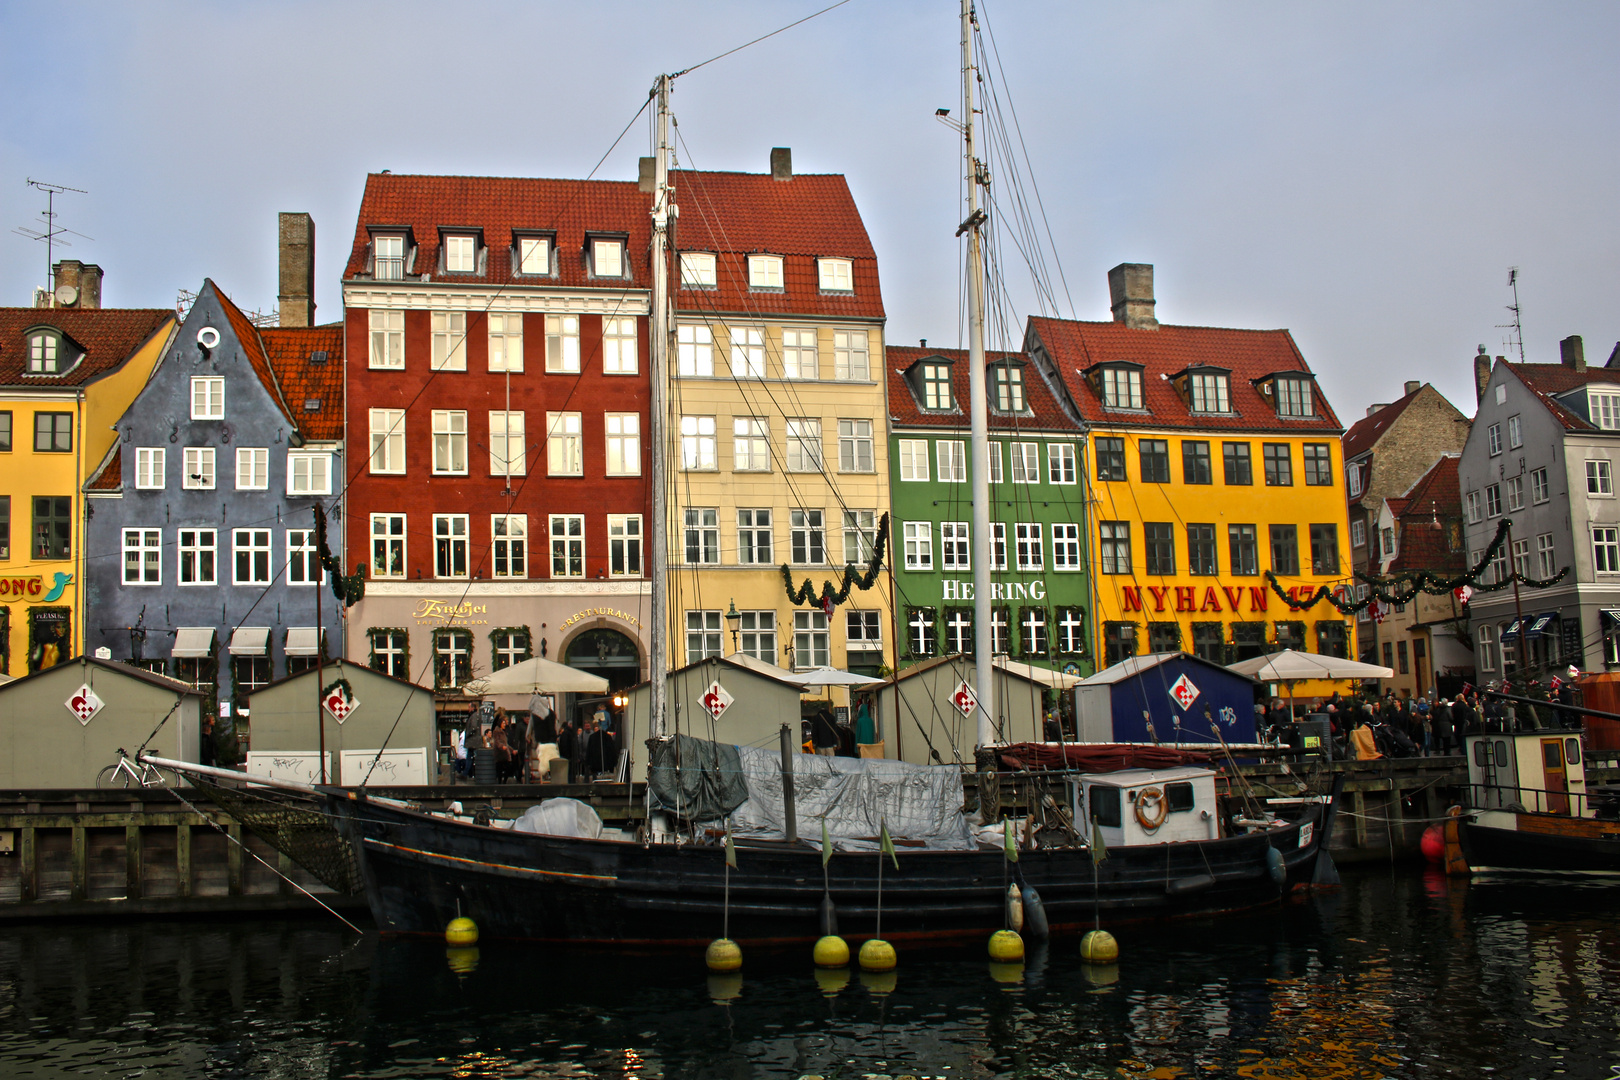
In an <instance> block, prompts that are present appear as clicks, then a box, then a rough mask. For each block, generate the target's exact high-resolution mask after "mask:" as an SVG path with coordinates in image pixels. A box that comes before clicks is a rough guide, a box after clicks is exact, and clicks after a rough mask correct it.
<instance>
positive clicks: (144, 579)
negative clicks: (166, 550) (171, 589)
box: [123, 528, 163, 585]
mask: <svg viewBox="0 0 1620 1080" xmlns="http://www.w3.org/2000/svg"><path fill="white" fill-rule="evenodd" d="M123 542H124V543H123V549H124V563H123V567H124V569H123V575H124V584H125V585H162V584H163V530H162V529H142V528H132V529H125V530H124V531H123ZM132 555H133V556H134V557H135V560H134V565H133V566H131V563H130V556H132ZM132 569H133V571H134V573H133V574H132V573H131V572H130V571H131V570H132Z"/></svg>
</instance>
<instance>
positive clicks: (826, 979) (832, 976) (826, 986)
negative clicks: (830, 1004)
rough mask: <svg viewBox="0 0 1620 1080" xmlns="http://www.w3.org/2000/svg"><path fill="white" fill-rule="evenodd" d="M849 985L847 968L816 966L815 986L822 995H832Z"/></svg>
mask: <svg viewBox="0 0 1620 1080" xmlns="http://www.w3.org/2000/svg"><path fill="white" fill-rule="evenodd" d="M848 985H849V968H816V988H817V989H819V990H820V991H821V993H822V995H823V996H824V997H834V996H836V995H837V994H838V992H839V991H840V990H842V989H843V988H844V987H846V986H848Z"/></svg>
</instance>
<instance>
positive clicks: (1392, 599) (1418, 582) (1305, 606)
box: [1266, 518, 1569, 615]
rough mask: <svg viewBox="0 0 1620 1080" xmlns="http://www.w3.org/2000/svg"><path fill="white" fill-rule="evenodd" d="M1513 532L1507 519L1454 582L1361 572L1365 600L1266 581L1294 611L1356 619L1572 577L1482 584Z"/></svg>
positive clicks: (1411, 573) (1409, 573)
mask: <svg viewBox="0 0 1620 1080" xmlns="http://www.w3.org/2000/svg"><path fill="white" fill-rule="evenodd" d="M1512 528H1513V519H1512V518H1503V519H1502V524H1501V525H1499V526H1497V529H1496V536H1495V537H1493V538H1492V540H1491V543H1490V546H1489V547H1487V548H1486V549H1485V552H1484V554H1482V555H1481V556H1480V558H1479V562H1477V563H1475V564H1474V565H1473V566H1472V567H1471V568H1470V569H1468V570H1465V571H1463V573H1462V574H1460V575H1458V576H1457V577H1453V578H1446V577H1441V576H1440V575H1438V574H1435V573H1433V572H1432V571H1429V570H1403V571H1401V572H1400V573H1398V574H1390V575H1387V576H1386V575H1382V574H1367V573H1362V572H1359V571H1358V572H1357V573H1356V574H1355V578H1356V580H1357V581H1360V582H1362V583H1364V584H1365V585H1367V586H1369V588H1368V590H1367V596H1366V598H1365V599H1362V600H1340V599H1339V598H1338V597H1337V596H1335V595H1333V592H1332V591H1331V590H1330V589H1329V588H1328V587H1327V586H1326V585H1319V586H1317V588H1316V591H1315V592H1314V593H1312V594H1311V595H1310V596H1309V597H1308V598H1307V599H1304V600H1300V599H1296V598H1294V597H1292V596H1289V595H1288V594H1287V593H1286V592H1284V591H1283V588H1282V586H1281V585H1279V584H1277V575H1276V573H1274V572H1273V571H1271V570H1267V571H1266V581H1267V582H1269V583H1270V584H1271V591H1272V592H1274V593H1276V594H1277V596H1278V597H1279V598H1280V599H1281V600H1282V602H1283V603H1285V604H1287V605H1288V607H1289V608H1290V609H1291V610H1293V611H1308V610H1309V609H1311V608H1313V607H1315V606H1316V605H1317V604H1319V603H1321V602H1322V601H1323V600H1326V601H1327V602H1328V603H1330V604H1332V605H1333V606H1334V607H1335V608H1337V609H1338V611H1339V614H1341V615H1354V614H1356V613H1358V612H1360V611H1364V610H1365V609H1366V608H1367V607H1368V606H1369V605H1371V604H1372V602H1373V601H1374V600H1377V601H1380V602H1381V603H1385V604H1389V605H1391V606H1396V605H1400V604H1409V603H1411V602H1412V601H1413V600H1414V599H1416V597H1417V595H1418V594H1419V593H1428V594H1429V595H1430V596H1444V595H1446V594H1447V593H1449V592H1453V591H1455V590H1457V589H1460V588H1462V587H1463V586H1464V585H1470V586H1472V587H1473V589H1474V591H1475V592H1498V591H1500V590H1502V589H1505V588H1507V587H1508V586H1509V585H1512V584H1513V583H1514V582H1515V581H1517V582H1519V583H1520V584H1522V585H1524V586H1525V587H1526V588H1530V589H1545V588H1547V587H1549V586H1552V585H1556V584H1558V583H1559V582H1560V581H1562V580H1564V578H1565V577H1566V576H1567V575H1568V574H1569V567H1567V566H1566V567H1564V568H1563V569H1561V570H1559V571H1558V573H1556V574H1554V575H1553V576H1552V577H1550V578H1532V577H1525V576H1523V575H1522V574H1519V573H1518V572H1517V571H1515V572H1514V573H1511V574H1509V575H1508V576H1507V577H1505V578H1503V579H1502V580H1501V581H1497V582H1493V583H1492V584H1489V585H1487V584H1485V583H1483V582H1482V581H1480V577H1481V575H1483V574H1484V573H1485V570H1486V568H1487V567H1489V566H1490V564H1491V561H1492V560H1493V559H1495V558H1496V555H1497V552H1499V551H1500V550H1501V548H1502V545H1503V544H1505V543H1507V537H1508V531H1509V530H1510V529H1512Z"/></svg>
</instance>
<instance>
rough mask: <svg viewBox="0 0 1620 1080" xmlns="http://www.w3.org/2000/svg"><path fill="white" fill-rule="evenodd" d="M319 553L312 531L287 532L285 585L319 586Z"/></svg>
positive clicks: (292, 530) (297, 530)
mask: <svg viewBox="0 0 1620 1080" xmlns="http://www.w3.org/2000/svg"><path fill="white" fill-rule="evenodd" d="M320 583H321V552H320V547H319V545H317V544H316V543H315V531H314V530H313V529H288V530H287V584H288V585H297V586H299V587H302V586H305V585H319V584H320Z"/></svg>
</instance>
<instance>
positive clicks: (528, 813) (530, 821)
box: [512, 799, 602, 840]
mask: <svg viewBox="0 0 1620 1080" xmlns="http://www.w3.org/2000/svg"><path fill="white" fill-rule="evenodd" d="M512 828H513V829H514V830H516V831H517V832H527V833H540V834H541V835H543V836H582V837H584V838H585V839H587V840H595V839H596V838H597V837H599V836H601V835H602V819H601V817H600V816H599V815H598V814H597V813H596V811H595V810H593V809H591V808H590V807H589V806H587V805H586V804H585V803H582V802H580V801H579V800H578V799H547V800H546V801H545V802H542V803H536V804H535V805H533V806H531V807H529V808H528V809H527V810H525V811H523V816H522V817H520V818H518V819H517V821H516V822H514V823H513V824H512Z"/></svg>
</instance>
